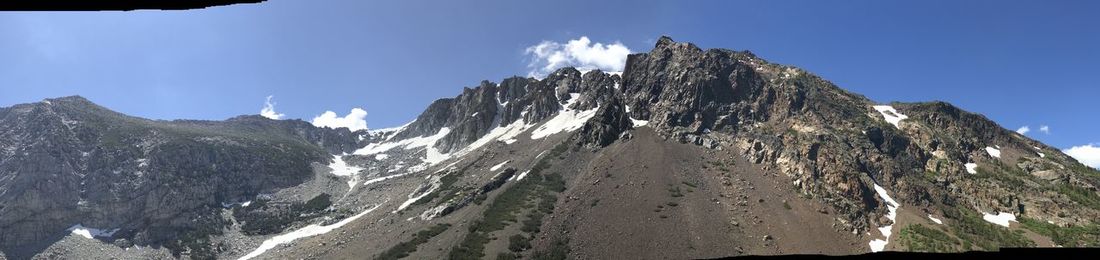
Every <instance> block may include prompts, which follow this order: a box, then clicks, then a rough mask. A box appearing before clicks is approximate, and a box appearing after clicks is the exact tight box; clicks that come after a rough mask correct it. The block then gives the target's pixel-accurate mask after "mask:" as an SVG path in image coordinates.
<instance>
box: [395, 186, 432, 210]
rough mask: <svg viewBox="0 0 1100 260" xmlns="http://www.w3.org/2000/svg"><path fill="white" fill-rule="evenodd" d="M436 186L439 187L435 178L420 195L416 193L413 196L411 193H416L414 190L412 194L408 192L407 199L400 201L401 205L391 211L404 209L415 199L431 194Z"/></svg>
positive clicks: (414, 201)
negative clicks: (429, 186)
mask: <svg viewBox="0 0 1100 260" xmlns="http://www.w3.org/2000/svg"><path fill="white" fill-rule="evenodd" d="M436 188H439V182H438V180H437V179H433V180H432V186H431V188H428V190H427V191H424V193H421V194H420V195H417V196H415V197H413V196H412V195H413V194H416V193H415V192H414V193H412V194H409V200H406V201H405V202H403V203H401V206H398V207H397V210H394V211H393V212H394V213H397V212H398V211H401V210H404V209H405V208H407V207H409V206H411V205H412V204H413V203H416V201H418V200H420V199H421V198H424V196H428V194H431V193H432V192H434V191H435V189H436Z"/></svg>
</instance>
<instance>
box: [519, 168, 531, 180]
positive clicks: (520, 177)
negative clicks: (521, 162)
mask: <svg viewBox="0 0 1100 260" xmlns="http://www.w3.org/2000/svg"><path fill="white" fill-rule="evenodd" d="M528 172H531V170H526V171H524V172H523V173H520V174H519V177H516V180H517V181H519V180H523V177H527V173H528Z"/></svg>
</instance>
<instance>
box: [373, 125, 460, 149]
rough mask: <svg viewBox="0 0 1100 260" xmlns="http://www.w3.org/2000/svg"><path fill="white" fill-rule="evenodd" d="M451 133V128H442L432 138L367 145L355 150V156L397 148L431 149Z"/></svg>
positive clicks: (418, 137)
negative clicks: (426, 147)
mask: <svg viewBox="0 0 1100 260" xmlns="http://www.w3.org/2000/svg"><path fill="white" fill-rule="evenodd" d="M450 132H451V129H450V128H447V127H444V128H440V129H439V132H437V133H436V134H435V135H431V136H417V137H413V138H409V139H405V140H401V141H397V142H382V143H373V144H369V145H367V146H366V147H363V148H360V149H359V150H355V154H358V155H371V154H376V153H381V152H385V151H389V150H390V149H393V148H397V147H404V148H405V149H412V148H417V147H425V146H429V147H430V146H432V145H435V142H436V141H439V139H442V138H443V137H444V136H447V134H448V133H450Z"/></svg>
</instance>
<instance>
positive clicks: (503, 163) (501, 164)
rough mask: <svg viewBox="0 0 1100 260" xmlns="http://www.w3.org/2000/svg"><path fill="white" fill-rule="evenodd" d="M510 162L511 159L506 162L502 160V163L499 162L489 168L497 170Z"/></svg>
mask: <svg viewBox="0 0 1100 260" xmlns="http://www.w3.org/2000/svg"><path fill="white" fill-rule="evenodd" d="M508 162H511V161H504V162H502V163H500V164H497V165H493V167H492V168H489V170H490V171H496V170H500V167H504V165H505V164H508Z"/></svg>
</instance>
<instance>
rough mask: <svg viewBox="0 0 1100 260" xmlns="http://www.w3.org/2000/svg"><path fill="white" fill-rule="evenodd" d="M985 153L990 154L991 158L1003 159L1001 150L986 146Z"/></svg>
mask: <svg viewBox="0 0 1100 260" xmlns="http://www.w3.org/2000/svg"><path fill="white" fill-rule="evenodd" d="M985 152H986V153H989V156H993V157H996V158H1001V149H997V148H993V147H989V146H986V147H985Z"/></svg>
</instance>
